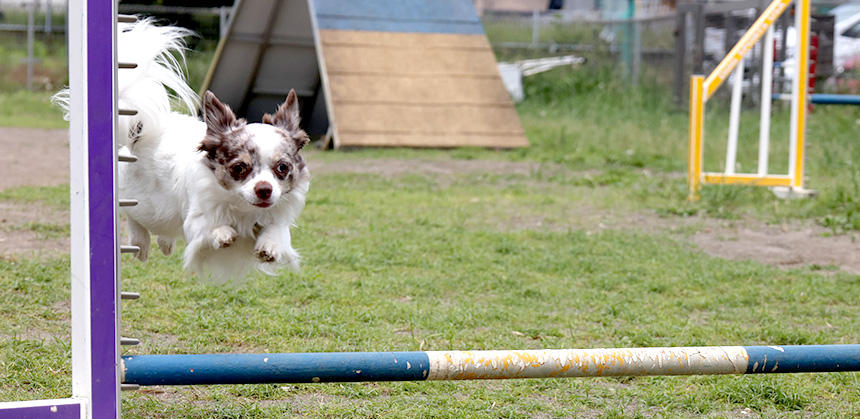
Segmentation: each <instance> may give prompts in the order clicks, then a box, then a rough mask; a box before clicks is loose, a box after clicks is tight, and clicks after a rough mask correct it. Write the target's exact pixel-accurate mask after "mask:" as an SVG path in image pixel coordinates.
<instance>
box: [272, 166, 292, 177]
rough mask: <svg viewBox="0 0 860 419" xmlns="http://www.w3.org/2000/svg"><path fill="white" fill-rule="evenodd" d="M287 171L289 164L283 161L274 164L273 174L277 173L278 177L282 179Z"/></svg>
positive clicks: (288, 170)
mask: <svg viewBox="0 0 860 419" xmlns="http://www.w3.org/2000/svg"><path fill="white" fill-rule="evenodd" d="M289 172H290V166H289V165H287V164H286V163H284V162H280V163H278V165H277V166H275V174H276V175H278V178H280V179H284V178H285V177H287V174H288V173H289Z"/></svg>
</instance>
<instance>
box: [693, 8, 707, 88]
mask: <svg viewBox="0 0 860 419" xmlns="http://www.w3.org/2000/svg"><path fill="white" fill-rule="evenodd" d="M693 26H694V27H695V31H696V32H695V36H696V39H695V41H694V44H695V48H694V54H693V73H694V74H703V73H704V72H705V5H704V4H702V3H696V5H695V6H694V7H693Z"/></svg>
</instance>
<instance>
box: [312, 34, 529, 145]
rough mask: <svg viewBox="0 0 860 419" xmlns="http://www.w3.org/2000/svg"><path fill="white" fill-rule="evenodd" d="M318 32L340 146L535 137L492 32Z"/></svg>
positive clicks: (515, 141) (518, 141) (514, 141)
mask: <svg viewBox="0 0 860 419" xmlns="http://www.w3.org/2000/svg"><path fill="white" fill-rule="evenodd" d="M319 35H320V43H321V45H322V56H323V60H324V63H325V68H326V72H327V82H328V92H329V94H330V96H329V97H328V100H329V104H330V108H331V111H332V115H330V118H331V119H332V120H334V122H335V123H334V124H335V133H334V134H335V145H336V146H339V147H340V146H346V147H348V146H385V145H388V146H407V147H456V146H473V147H523V146H527V145H528V142H527V140H526V139H525V135H524V132H523V129H522V126H521V125H520V120H519V117H518V115H517V112H516V109H515V108H514V105H513V103H512V101H511V99H510V96H509V95H508V93H507V91H506V90H505V88H504V85H503V84H502V80H501V77H500V76H499V71H498V69H497V67H496V60H495V56H494V55H493V52H492V50H491V49H490V45H489V43H488V42H487V38H486V36H484V35H463V34H416V33H400V34H398V33H391V32H368V31H337V30H323V31H320V34H319Z"/></svg>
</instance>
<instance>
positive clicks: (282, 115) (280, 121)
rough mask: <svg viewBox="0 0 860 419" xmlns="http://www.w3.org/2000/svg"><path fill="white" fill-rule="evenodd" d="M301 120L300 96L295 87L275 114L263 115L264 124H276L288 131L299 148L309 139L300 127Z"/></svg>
mask: <svg viewBox="0 0 860 419" xmlns="http://www.w3.org/2000/svg"><path fill="white" fill-rule="evenodd" d="M300 121H301V118H300V116H299V98H298V96H297V95H296V91H295V90H293V89H290V94H288V95H287V100H286V101H284V103H282V104H281V106H279V107H278V111H277V112H275V114H274V115H271V114H265V115H263V123H264V124H269V125H274V126H276V127H278V128H281V129H283V130H284V131H286V132H288V133H289V134H290V138H292V139H293V141H295V143H296V146H297V147H298V148H302V147H304V146H305V144H307V143H308V141H309V140H308V136H307V134H305V132H304V131H302V129H301V128H299V122H300Z"/></svg>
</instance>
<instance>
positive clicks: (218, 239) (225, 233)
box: [212, 226, 238, 249]
mask: <svg viewBox="0 0 860 419" xmlns="http://www.w3.org/2000/svg"><path fill="white" fill-rule="evenodd" d="M236 236H238V233H236V230H235V229H233V227H230V226H221V227H216V228H215V229H213V230H212V247H214V248H216V249H221V248H224V247H230V245H231V244H233V242H235V241H236Z"/></svg>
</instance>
